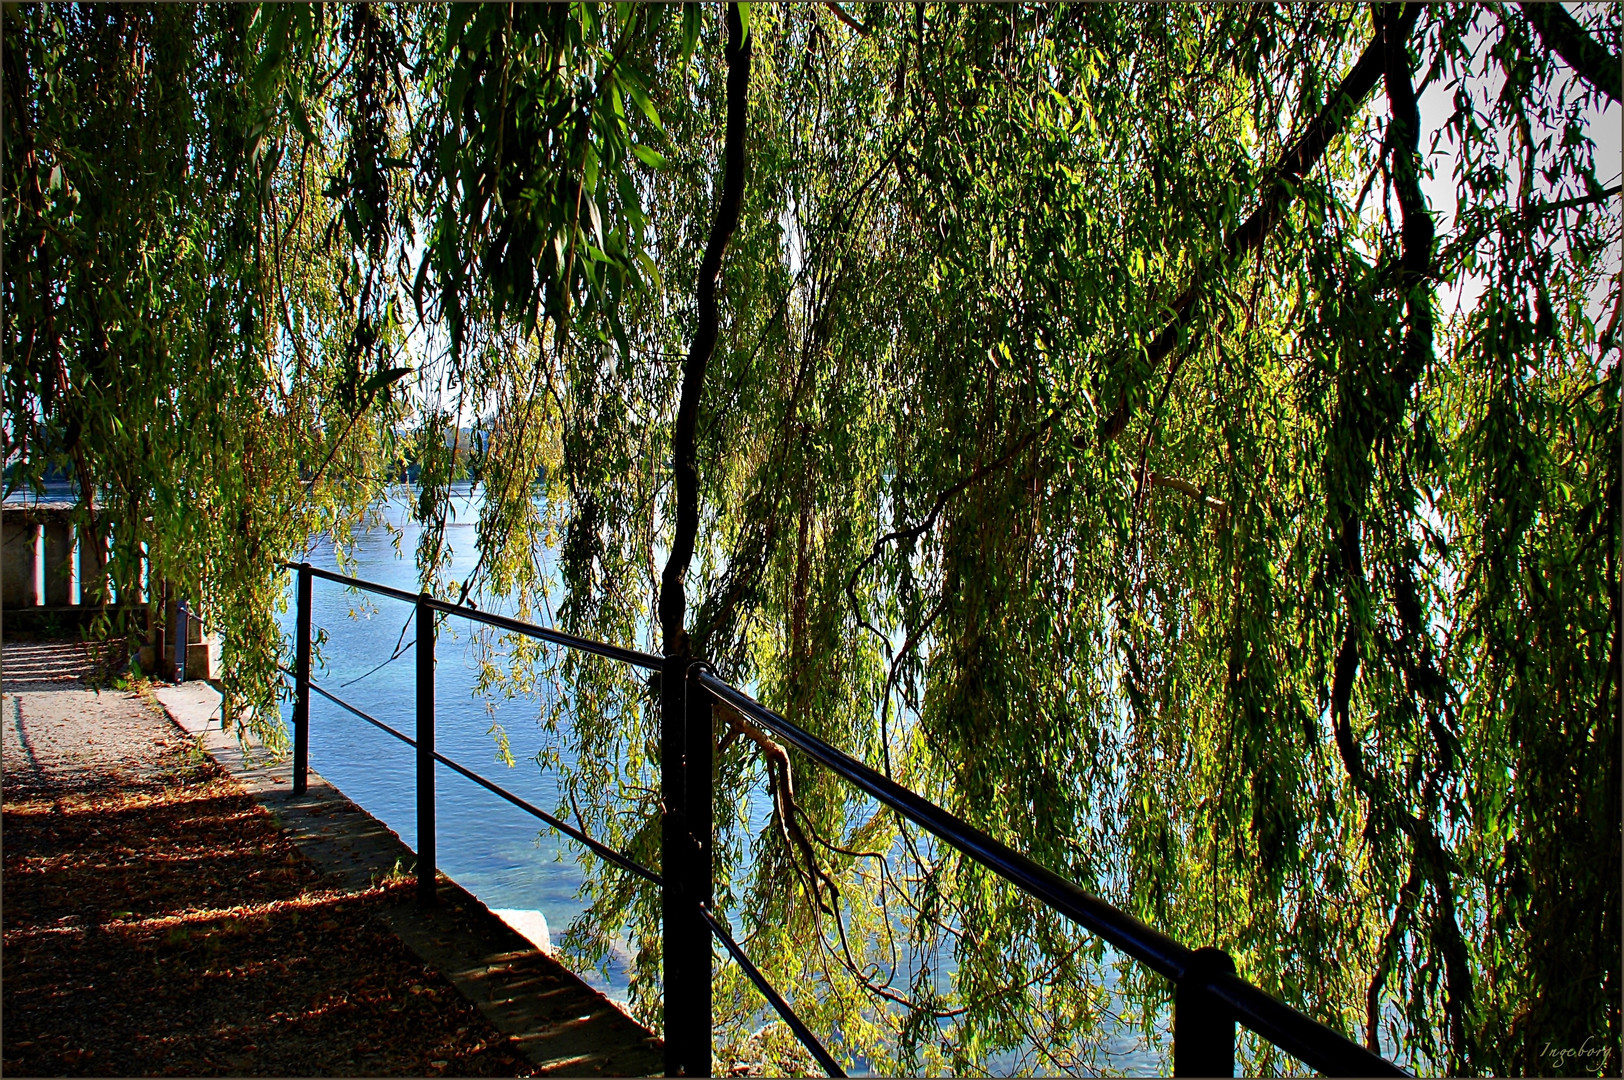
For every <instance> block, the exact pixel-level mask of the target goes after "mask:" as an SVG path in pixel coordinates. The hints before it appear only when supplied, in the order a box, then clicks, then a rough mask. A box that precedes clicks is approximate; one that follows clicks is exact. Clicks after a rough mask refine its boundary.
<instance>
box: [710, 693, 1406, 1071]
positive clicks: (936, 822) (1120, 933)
mask: <svg viewBox="0 0 1624 1080" xmlns="http://www.w3.org/2000/svg"><path fill="white" fill-rule="evenodd" d="M698 677H699V683H700V685H702V686H704V687H705V688H706V689H707V690H709V691H710V692H711V693H712V694H714V695H716V697H717V698H718V699H719V700H721V701H723V702H725V703H726V704H728V705H730V706H732V707H733V708H735V709H738V710H739V711H740V712H741V713H744V714H745V715H746V716H748V717H749V718H750V719H752V720H754V721H756V722H757V723H759V724H761V725H762V726H763V727H765V728H767V729H768V730H770V731H772V732H773V733H774V734H775V735H777V736H779V737H780V738H782V739H784V740H785V741H786V742H788V743H790V744H791V745H792V746H794V747H796V748H797V749H798V750H800V751H801V752H802V753H804V754H806V755H807V756H808V757H810V758H812V759H813V760H815V761H817V762H818V763H819V764H821V765H823V766H825V767H826V768H828V769H829V770H830V771H832V772H834V773H836V774H838V775H840V776H843V777H845V778H846V779H847V780H848V781H850V782H851V783H852V784H854V785H856V786H857V787H859V788H861V789H862V790H863V791H866V792H867V793H868V794H870V795H872V796H874V798H876V799H878V800H879V801H880V802H881V803H883V804H884V805H886V806H889V807H891V808H892V809H894V810H897V811H898V812H900V813H902V814H904V815H906V816H907V817H908V818H910V819H911V820H912V821H913V822H914V823H915V824H917V825H919V826H921V827H923V828H925V829H928V830H930V831H931V832H932V833H935V834H936V835H937V836H939V837H941V838H942V839H943V840H945V841H947V842H948V843H949V844H952V845H953V846H954V847H956V848H958V849H959V850H960V851H962V852H963V853H964V854H966V855H968V856H970V857H971V858H972V859H974V860H976V861H977V862H979V863H981V864H982V865H983V866H985V867H987V868H988V869H989V870H991V871H993V872H994V873H996V874H998V875H999V876H1000V877H1002V878H1004V879H1006V880H1008V881H1010V882H1012V883H1013V884H1015V885H1017V886H1019V887H1020V888H1021V889H1023V890H1025V891H1026V892H1027V893H1028V894H1030V895H1031V896H1033V897H1035V898H1037V899H1039V900H1041V901H1043V902H1044V903H1046V904H1048V905H1049V906H1050V907H1052V908H1054V909H1055V910H1056V911H1058V912H1060V913H1061V914H1062V915H1065V916H1067V917H1068V918H1070V919H1072V920H1073V921H1074V922H1077V923H1078V924H1080V925H1082V926H1084V927H1086V928H1087V929H1089V930H1091V931H1093V932H1094V933H1096V934H1098V935H1099V936H1100V937H1102V938H1104V939H1105V940H1106V941H1108V942H1110V943H1111V944H1112V945H1114V946H1116V947H1117V948H1118V949H1121V950H1122V951H1123V952H1125V953H1127V954H1128V955H1129V956H1132V957H1133V958H1134V959H1136V960H1138V961H1140V962H1141V963H1143V964H1145V965H1146V966H1148V967H1149V968H1151V970H1153V971H1155V972H1157V973H1158V974H1161V975H1164V976H1166V977H1167V978H1169V979H1172V980H1173V981H1174V982H1178V981H1180V980H1182V979H1183V978H1184V977H1185V975H1186V973H1188V972H1189V971H1190V968H1191V960H1192V958H1193V956H1194V952H1193V950H1191V949H1189V948H1188V947H1186V946H1184V945H1182V944H1180V943H1179V942H1177V941H1175V940H1174V939H1173V938H1171V937H1169V936H1167V935H1166V934H1164V933H1162V932H1161V931H1160V930H1156V929H1154V928H1152V927H1150V926H1147V925H1145V924H1144V923H1142V922H1140V921H1139V920H1138V919H1136V918H1134V917H1133V916H1132V915H1129V914H1128V913H1127V912H1125V911H1120V910H1118V909H1117V908H1115V907H1113V906H1111V905H1110V904H1108V903H1106V902H1105V901H1104V900H1101V899H1100V898H1099V897H1097V896H1094V895H1092V894H1090V893H1088V892H1086V891H1084V890H1083V889H1082V888H1080V887H1078V886H1077V885H1076V884H1074V883H1073V882H1070V881H1067V880H1066V879H1065V878H1063V877H1061V876H1060V875H1059V874H1056V873H1055V872H1054V871H1053V870H1050V869H1049V868H1047V867H1045V866H1041V865H1039V864H1038V863H1036V862H1033V861H1032V860H1031V859H1029V858H1027V857H1026V856H1025V855H1022V854H1021V853H1020V852H1018V851H1016V850H1014V849H1013V848H1011V847H1009V845H1007V844H1004V843H1002V842H1000V841H998V840H995V839H993V838H992V837H990V836H988V835H987V834H986V833H984V832H982V831H981V830H980V829H977V828H976V827H975V826H973V825H971V824H969V823H968V822H966V821H964V820H963V819H962V818H959V817H957V816H955V815H953V814H950V813H948V812H947V811H946V810H943V809H942V808H941V807H939V806H937V805H936V804H935V803H932V802H929V801H927V800H926V799H924V798H921V797H920V796H918V795H916V794H914V793H913V792H912V791H909V790H908V789H907V788H905V787H902V786H901V785H900V784H898V783H896V782H895V781H893V780H891V779H890V778H888V777H886V776H883V775H881V774H880V773H878V772H876V771H875V770H873V769H871V768H869V767H868V766H867V765H865V764H863V763H862V762H860V761H858V760H857V759H855V758H853V757H851V756H850V755H849V754H846V753H844V752H842V751H840V750H837V749H835V747H833V746H831V745H830V744H828V743H826V742H824V741H823V740H822V739H820V738H818V737H817V736H816V735H813V734H811V733H810V732H807V731H803V730H802V729H801V728H799V727H796V726H795V725H794V724H792V723H790V722H789V721H788V720H786V719H785V718H784V717H782V716H780V715H778V714H777V713H776V712H774V711H773V710H771V709H769V708H767V707H766V706H765V705H762V704H761V703H760V702H758V701H756V700H755V699H754V698H752V697H750V696H749V695H747V694H745V693H743V692H742V691H739V690H737V689H735V688H734V687H732V686H729V685H728V684H727V683H725V682H723V681H722V680H721V679H719V678H717V677H716V676H715V675H714V674H713V673H711V672H709V671H706V670H704V669H700V671H699V672H698ZM1208 988H1209V989H1211V990H1212V991H1213V992H1214V993H1218V994H1219V996H1220V997H1222V998H1223V999H1224V1000H1225V1001H1226V1002H1227V1003H1228V1004H1229V1005H1230V1006H1231V1007H1232V1008H1233V1009H1234V1010H1235V1011H1236V1013H1237V1014H1238V1018H1239V1019H1240V1020H1241V1021H1242V1022H1243V1023H1245V1024H1246V1026H1247V1027H1249V1028H1251V1029H1252V1030H1253V1031H1256V1032H1257V1033H1258V1034H1260V1035H1262V1036H1264V1037H1265V1038H1267V1039H1269V1040H1270V1041H1271V1042H1273V1043H1275V1045H1277V1046H1279V1047H1280V1048H1281V1049H1282V1050H1285V1051H1286V1052H1287V1053H1290V1054H1293V1055H1294V1056H1296V1057H1298V1058H1300V1059H1301V1060H1302V1061H1303V1062H1305V1063H1306V1064H1308V1065H1311V1066H1312V1067H1314V1068H1316V1069H1320V1070H1322V1071H1324V1072H1327V1073H1329V1074H1331V1075H1333V1076H1366V1075H1382V1076H1389V1075H1398V1076H1405V1075H1408V1074H1407V1073H1405V1072H1403V1071H1402V1070H1400V1069H1399V1068H1398V1067H1397V1066H1396V1065H1394V1064H1393V1063H1392V1062H1390V1061H1388V1060H1386V1059H1385V1058H1383V1057H1381V1056H1380V1055H1378V1054H1374V1053H1372V1052H1371V1051H1369V1050H1367V1049H1366V1048H1365V1047H1363V1046H1360V1045H1359V1044H1358V1043H1356V1042H1354V1041H1353V1040H1352V1039H1349V1038H1347V1037H1346V1036H1345V1035H1342V1034H1340V1033H1338V1032H1336V1031H1334V1030H1332V1029H1331V1028H1329V1027H1326V1026H1325V1025H1324V1024H1321V1023H1319V1022H1318V1021H1316V1020H1313V1019H1310V1018H1309V1017H1307V1016H1304V1015H1303V1014H1302V1013H1300V1012H1298V1011H1297V1010H1295V1009H1293V1008H1291V1007H1290V1006H1288V1005H1285V1004H1283V1003H1282V1002H1279V1001H1276V1000H1275V999H1274V998H1272V997H1270V996H1269V995H1267V994H1265V993H1264V992H1263V991H1261V990H1259V989H1257V988H1256V987H1254V986H1252V985H1251V984H1250V983H1248V982H1246V981H1245V980H1243V979H1241V978H1239V977H1238V976H1234V975H1225V976H1223V977H1222V978H1220V979H1216V980H1213V981H1212V982H1211V983H1210V985H1209V987H1208Z"/></svg>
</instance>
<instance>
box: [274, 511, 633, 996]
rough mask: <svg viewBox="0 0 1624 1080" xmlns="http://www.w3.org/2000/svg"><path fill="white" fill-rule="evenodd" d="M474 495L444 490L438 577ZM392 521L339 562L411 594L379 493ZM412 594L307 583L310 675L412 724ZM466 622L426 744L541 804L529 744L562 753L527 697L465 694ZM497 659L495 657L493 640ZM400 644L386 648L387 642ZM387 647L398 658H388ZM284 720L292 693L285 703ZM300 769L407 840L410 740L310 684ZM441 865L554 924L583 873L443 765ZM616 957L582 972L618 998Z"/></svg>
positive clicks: (467, 532) (471, 516) (450, 631)
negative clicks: (507, 755)
mask: <svg viewBox="0 0 1624 1080" xmlns="http://www.w3.org/2000/svg"><path fill="white" fill-rule="evenodd" d="M479 501H480V500H479V497H478V495H476V494H471V493H470V491H469V490H468V489H467V488H466V487H464V488H462V489H461V490H460V491H458V492H457V494H456V497H455V499H454V502H455V506H454V509H455V512H456V516H455V519H454V523H453V524H451V525H450V526H449V527H448V528H447V529H446V540H447V544H448V546H449V547H450V548H451V552H452V564H451V567H450V569H449V571H448V575H449V577H450V578H451V579H453V580H460V579H461V578H462V577H463V576H464V575H466V574H467V573H469V572H470V571H471V570H472V569H473V566H474V562H475V560H476V558H477V552H476V551H475V549H474V529H473V527H472V524H471V523H472V522H474V521H476V520H477V518H478V514H479ZM379 509H380V510H381V511H382V512H383V514H384V516H385V518H386V519H387V520H388V521H389V523H390V525H391V526H392V527H393V528H394V529H395V530H398V532H399V537H398V547H397V537H396V535H394V534H392V533H391V532H390V531H389V530H387V529H384V528H381V527H380V528H377V529H374V530H371V531H368V532H365V533H357V535H356V541H355V544H354V546H353V547H352V548H351V550H350V551H349V553H348V554H349V556H350V558H351V560H352V561H353V562H352V565H351V566H349V567H348V569H347V571H346V572H348V573H350V574H352V575H353V576H355V577H359V578H363V579H365V580H368V581H376V582H378V583H380V584H384V585H390V586H393V587H394V588H397V589H405V590H407V591H410V592H416V591H418V577H417V567H416V564H415V562H414V560H413V558H412V555H411V553H412V552H413V551H414V550H415V545H416V543H417V537H418V533H419V531H420V529H419V527H418V526H417V525H416V524H415V523H413V522H412V521H411V520H410V513H409V511H408V509H407V506H406V504H405V502H404V499H403V498H400V497H397V498H394V499H391V500H390V501H388V502H386V503H384V504H381V505H380V507H379ZM309 559H310V563H311V565H313V566H317V567H321V568H322V569H326V570H334V571H338V570H339V569H340V568H339V566H338V564H337V561H336V558H335V555H334V550H333V546H332V544H331V543H330V542H326V541H323V542H321V543H318V544H317V545H316V547H315V548H313V549H312V551H311V553H310V556H309ZM412 614H413V609H412V607H411V605H409V604H406V603H404V602H402V601H398V600H393V599H389V598H387V597H379V596H374V595H371V594H359V595H358V594H356V593H354V592H352V591H350V590H348V589H345V588H343V587H342V586H339V585H336V584H334V583H332V582H327V581H321V580H317V581H316V582H315V583H314V585H313V589H312V611H311V622H312V629H313V631H315V632H316V634H317V636H318V639H319V636H320V634H321V633H323V632H325V634H326V642H325V644H324V645H323V646H322V647H321V648H320V649H319V651H318V660H319V663H318V664H317V666H315V668H314V669H313V672H312V675H313V677H314V679H315V680H316V681H317V682H319V683H320V684H321V685H322V686H324V687H325V688H327V689H328V690H330V691H331V692H333V693H335V694H337V695H338V696H340V697H342V698H343V699H344V700H346V701H348V702H350V703H351V704H353V705H354V706H355V707H356V708H358V709H361V710H362V711H364V712H367V713H370V714H371V715H373V716H375V717H377V718H378V719H379V720H382V721H383V722H384V723H387V724H390V725H391V726H393V727H395V728H396V729H397V730H400V731H402V732H404V733H405V734H408V735H409V734H411V733H412V724H413V721H414V717H415V715H416V692H417V683H416V668H415V664H414V655H415V653H414V649H413V648H412V642H413V641H414V624H413V619H412ZM294 615H295V613H294V611H293V608H292V605H291V604H290V605H289V609H288V611H287V612H286V613H285V614H284V615H283V617H282V629H283V633H284V634H285V635H287V636H289V637H291V635H292V633H293V620H294ZM473 630H474V627H473V626H472V625H471V624H469V623H467V622H466V621H464V620H461V619H455V618H451V619H446V620H445V621H444V622H443V623H442V625H441V627H440V630H439V636H438V640H437V642H436V646H435V656H436V660H437V664H436V666H435V701H434V711H435V734H434V738H435V749H436V750H438V751H439V752H440V753H441V754H444V755H445V756H446V757H448V758H450V759H452V760H453V761H456V762H458V763H459V764H461V765H463V766H464V767H466V768H468V769H471V770H473V771H474V772H476V773H478V774H479V775H481V776H483V777H485V778H486V779H487V780H490V781H491V782H493V783H496V784H499V785H501V786H502V787H504V788H506V789H508V790H509V791H511V792H513V793H514V794H515V795H517V796H519V797H520V798H522V799H525V800H527V801H529V802H530V803H532V804H534V805H535V806H538V807H540V808H541V809H543V810H549V811H550V810H554V809H556V808H557V806H558V805H559V801H560V788H559V785H558V782H557V776H556V774H554V773H553V772H551V771H548V772H544V771H543V770H542V769H541V768H540V767H539V766H538V765H537V764H536V760H535V758H536V756H537V755H538V754H541V753H545V752H547V751H557V752H558V754H559V755H560V756H561V758H562V761H563V763H564V764H565V765H566V766H567V765H568V764H569V763H570V758H569V756H568V748H567V746H566V745H565V743H564V740H562V739H560V738H558V737H556V736H552V735H549V734H548V733H547V732H545V731H544V730H543V729H542V727H541V725H540V723H539V716H540V706H539V704H538V703H537V702H536V701H534V700H530V699H526V698H514V699H511V700H505V699H504V698H502V696H501V695H479V696H477V697H476V695H475V685H476V682H477V680H478V677H479V664H478V661H477V658H476V656H477V653H476V650H475V648H474V639H473ZM496 649H497V651H496V653H495V658H496V659H499V658H500V657H501V655H502V653H501V651H500V646H499V645H497V646H496ZM397 653H398V656H396V654H397ZM391 657H396V658H395V659H393V660H391V659H390V658H391ZM283 719H284V720H286V721H288V722H289V723H291V721H292V703H291V702H285V703H284V704H283ZM493 724H500V725H501V726H502V728H503V729H505V730H506V732H507V736H508V739H509V744H510V748H511V753H512V756H513V760H514V766H513V767H511V768H510V767H508V766H507V765H505V764H504V763H503V762H502V761H501V760H500V759H499V756H498V752H497V740H496V738H495V736H494V735H493V734H492V733H491V728H492V725H493ZM310 767H311V768H312V769H314V770H316V771H317V772H319V773H320V774H321V775H322V776H324V777H325V778H327V779H328V780H330V781H331V782H332V783H333V784H335V785H337V787H338V788H339V789H340V790H341V791H343V792H344V794H345V795H347V796H348V797H349V798H351V799H352V800H354V801H355V802H356V803H357V804H359V805H360V806H362V807H363V808H365V809H366V810H367V811H368V812H369V813H371V814H373V815H374V816H375V817H377V818H379V819H380V820H382V821H383V822H384V823H385V824H387V825H388V826H389V827H390V828H391V829H394V830H395V831H396V832H397V833H399V834H400V837H401V839H402V840H404V841H405V842H406V843H407V844H408V845H410V846H412V847H413V848H416V846H417V812H416V789H415V784H416V779H415V778H416V773H415V764H414V759H413V750H412V748H411V747H409V746H407V745H406V744H404V743H402V742H399V741H397V740H395V739H393V738H391V737H390V736H389V735H387V734H385V733H384V732H381V731H379V730H377V729H376V728H374V727H372V726H371V725H369V724H367V723H366V722H364V721H362V720H359V719H357V718H356V717H354V716H351V715H350V714H349V713H347V712H345V711H344V710H343V709H341V708H339V707H338V706H337V705H334V704H332V703H331V702H329V701H327V700H325V699H324V698H322V697H321V696H320V695H316V694H313V695H311V699H310ZM434 787H435V813H436V817H437V840H438V860H439V866H440V869H441V870H443V871H444V872H445V873H447V874H449V875H450V876H451V877H452V878H453V879H455V880H456V882H457V883H458V884H460V885H461V886H463V888H465V889H467V890H468V891H469V892H471V893H473V894H474V895H475V896H477V897H479V898H480V900H482V901H484V903H485V904H486V906H488V907H491V908H500V909H507V910H520V911H539V912H540V913H541V914H542V916H543V917H545V919H546V922H547V925H548V926H549V927H550V928H551V931H552V935H553V941H554V944H555V945H556V943H557V938H558V935H559V933H560V932H561V931H562V930H563V929H564V928H565V927H567V926H568V925H569V924H570V922H571V921H572V920H573V919H574V918H575V917H576V916H577V915H578V914H580V912H581V911H582V910H583V905H582V904H581V903H580V901H578V900H577V899H576V898H575V893H576V891H577V889H578V888H579V887H580V884H581V880H582V876H581V872H580V868H579V866H578V865H577V863H576V862H575V857H574V855H573V854H572V853H571V852H570V850H569V848H568V845H566V844H564V843H561V842H560V840H559V838H558V836H557V835H556V834H555V833H553V832H552V830H551V829H549V828H547V827H546V826H544V825H542V823H540V822H538V821H536V820H535V819H534V818H532V817H531V816H530V815H528V814H526V813H524V812H523V811H521V810H519V809H518V808H517V807H514V806H512V805H511V804H509V803H507V802H505V801H504V800H502V799H500V798H498V797H497V796H495V795H493V794H491V793H490V792H488V791H486V790H484V789H483V788H481V787H479V786H478V785H477V784H474V783H472V782H470V781H468V780H466V779H464V778H463V777H461V776H458V775H457V774H456V773H454V772H452V771H451V770H450V769H447V768H446V767H445V766H443V765H441V766H438V767H437V768H436V770H435V780H434ZM627 959H628V958H627V956H626V955H625V954H624V953H622V954H620V955H617V956H616V957H615V958H614V961H613V962H612V964H611V967H610V970H609V978H608V980H607V982H605V981H604V980H603V979H601V978H600V977H598V976H597V975H596V973H592V972H588V973H586V974H585V977H586V979H587V981H588V982H590V983H593V984H594V985H596V986H597V987H598V988H599V989H601V990H603V991H604V992H605V993H607V994H609V996H610V997H612V998H615V999H616V1000H621V1001H624V1000H625V999H626V996H627V975H628V968H627Z"/></svg>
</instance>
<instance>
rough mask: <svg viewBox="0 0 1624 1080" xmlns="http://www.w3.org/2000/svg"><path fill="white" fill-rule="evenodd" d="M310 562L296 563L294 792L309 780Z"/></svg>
mask: <svg viewBox="0 0 1624 1080" xmlns="http://www.w3.org/2000/svg"><path fill="white" fill-rule="evenodd" d="M310 580H311V579H310V564H309V563H300V564H299V584H298V592H299V599H298V604H299V608H298V617H297V620H296V621H295V623H294V626H295V627H296V629H295V630H294V633H295V634H296V635H298V636H297V637H296V638H295V639H294V642H293V793H294V794H295V795H303V794H304V793H305V790H306V788H307V787H308V786H309V779H310Z"/></svg>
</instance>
